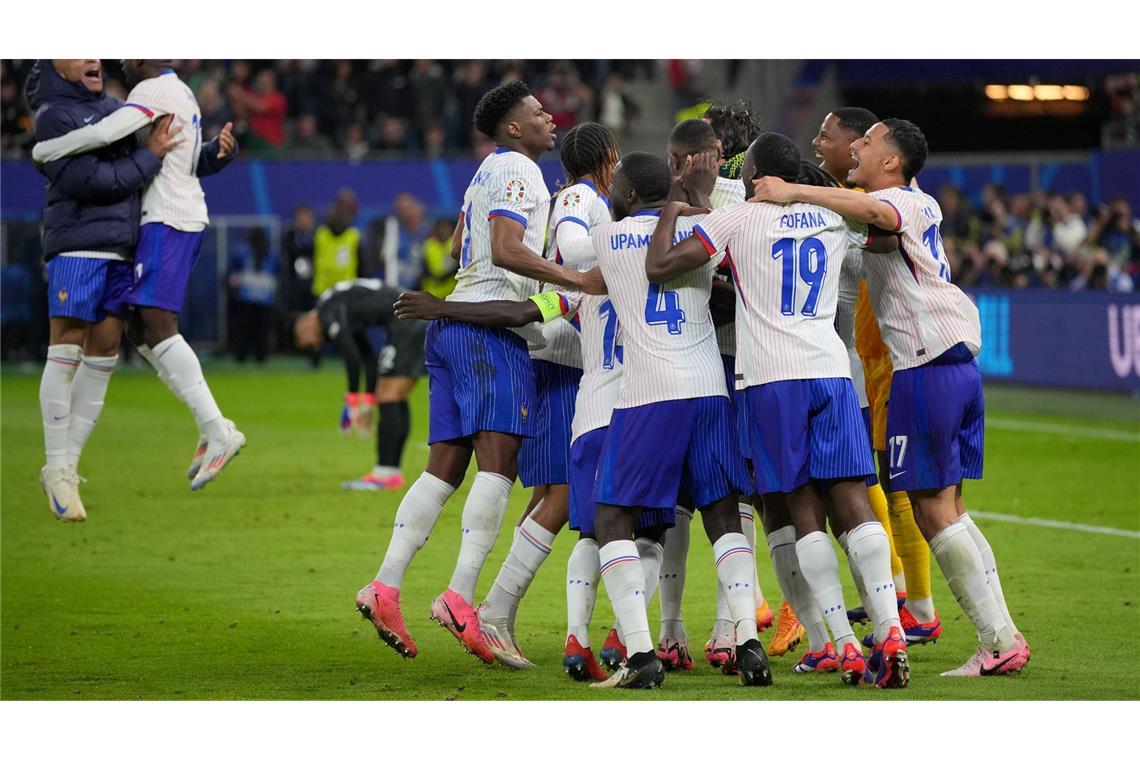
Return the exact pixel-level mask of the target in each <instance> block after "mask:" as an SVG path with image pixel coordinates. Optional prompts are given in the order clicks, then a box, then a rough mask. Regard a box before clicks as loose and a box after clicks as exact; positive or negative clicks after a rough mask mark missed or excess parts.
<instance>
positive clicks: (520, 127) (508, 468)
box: [356, 81, 602, 663]
mask: <svg viewBox="0 0 1140 760" xmlns="http://www.w3.org/2000/svg"><path fill="white" fill-rule="evenodd" d="M475 126H476V127H477V128H478V129H479V130H480V131H481V132H483V133H484V134H485V135H487V136H488V137H489V138H491V139H492V140H494V141H495V144H496V145H497V146H498V147H497V150H496V151H495V152H494V153H493V154H491V155H490V156H488V157H487V158H485V159H484V160H483V162H482V163H481V164H480V165H479V169H478V170H477V171H476V173H475V176H474V177H473V178H472V180H471V184H470V185H469V186H468V188H467V191H466V192H465V193H464V199H463V216H462V218H461V222H460V223H461V225H462V242H461V244H460V253H459V273H458V275H457V277H456V281H457V284H456V287H455V290H454V292H452V294H451V295H450V296H448V300H449V301H475V302H481V301H491V300H500V299H505V300H520V299H521V298H523V297H525V296H526V295H527V294H529V293H532V292H533V291H534V290H535V285H534V281H535V280H540V281H543V282H549V283H552V284H555V285H559V286H562V287H566V288H570V289H575V290H588V289H593V290H594V291H595V292H601V290H602V286H601V283H600V282H598V281H597V278H594V277H590V276H588V275H585V274H583V273H581V272H578V271H575V270H573V269H568V268H566V267H563V266H560V265H559V264H556V263H554V262H553V261H547V260H546V259H544V258H543V257H542V255H541V254H540V253H539V251H541V250H542V244H543V238H544V237H545V234H546V221H547V215H548V213H549V202H550V193H549V191H548V190H547V189H546V183H545V181H544V180H543V177H542V172H541V171H539V168H538V165H537V164H536V163H535V161H536V160H537V159H538V158H539V157H540V156H541V155H542V154H543V153H545V152H546V151H548V150H550V149H551V148H553V147H554V122H553V120H552V119H551V117H550V115H549V114H547V113H546V111H544V110H543V108H542V104H541V103H539V102H538V100H537V99H536V98H535V97H534V96H533V95H531V94H530V91H529V90H528V89H527V86H526V85H525V84H523V83H522V82H518V81H513V82H507V83H506V84H502V85H499V86H498V87H495V88H494V89H492V90H490V91H489V92H487V93H486V94H485V95H484V96H483V97H482V98H481V99H480V101H479V103H478V105H477V107H476V109H475ZM530 328H534V326H533V325H530V326H528V327H526V328H517V329H518V330H519V332H512V331H510V330H507V329H504V328H492V327H486V326H483V325H473V324H467V323H464V322H458V321H454V320H448V319H441V320H439V321H436V322H433V323H432V324H431V325H430V326H429V327H428V330H427V338H426V341H425V353H426V361H425V363H426V365H427V370H428V379H429V383H430V389H429V399H430V416H431V419H430V427H429V435H428V444H429V446H430V452H429V454H428V463H427V468H426V470H425V471H424V474H423V475H421V476H420V478H419V479H418V480H417V481H416V482H415V483H413V484H412V486H411V488H409V489H408V491H407V493H406V494H405V495H404V499H403V500H402V501H401V502H400V507H399V509H398V510H397V511H396V519H395V526H394V528H393V531H392V537H391V540H390V542H389V544H388V550H387V552H386V554H385V556H384V561H383V564H382V565H381V566H380V570H379V572H378V573H377V575H376V579H375V580H374V581H372V582H371V583H369V584H368V585H367V586H365V587H364V588H362V589H361V590H360V591H359V592H358V593H357V595H356V603H357V608H358V609H359V611H360V612H361V614H362V615H364V616H365V617H366V618H367V619H369V620H370V621H371V622H372V624H373V626H375V628H376V630H377V633H378V634H379V636H380V638H381V639H382V640H383V641H384V642H385V643H386V644H388V645H389V646H391V647H392V648H393V649H395V650H396V651H397V652H399V653H400V654H402V655H404V656H405V657H415V656H416V654H417V648H416V645H415V642H414V641H413V640H412V637H411V635H410V634H409V633H408V630H407V626H406V624H405V623H404V618H403V613H402V611H401V609H400V587H401V585H402V584H403V579H404V574H405V572H406V571H407V568H408V565H409V564H410V563H411V561H412V558H413V557H414V556H415V554H416V552H417V551H419V549H420V548H421V547H422V546H423V544H424V542H425V541H426V540H427V537H428V534H429V533H430V532H431V529H432V526H434V525H435V522H436V520H437V519H438V518H439V514H440V512H441V511H442V510H443V505H444V503H445V502H446V501H447V499H448V498H449V497H450V496H451V494H452V493H454V492H455V489H456V488H457V487H458V486H459V484H460V483H462V482H463V478H464V475H465V473H466V471H467V466H468V464H469V463H470V461H471V455H472V454H473V453H474V455H475V457H476V460H477V462H478V466H479V472H478V474H477V475H476V476H475V482H474V483H472V485H471V490H470V492H469V494H468V496H467V502H466V503H465V504H464V508H463V519H462V526H463V538H462V542H461V544H460V549H459V557H458V560H457V562H456V566H455V572H454V573H453V574H452V578H451V581H450V583H448V587H447V589H446V590H445V591H444V592H443V593H442V594H440V595H439V596H438V597H436V599H435V601H434V602H433V603H432V606H431V617H432V619H434V620H435V621H437V622H438V623H439V624H440V625H442V626H444V627H445V628H446V629H447V630H448V631H449V632H450V633H451V634H452V635H454V636H455V637H456V638H457V639H458V640H459V641H460V643H461V644H462V645H463V646H464V647H465V648H466V649H467V650H468V651H470V652H472V653H473V654H475V655H476V656H477V657H479V658H480V659H481V660H483V661H484V662H487V663H491V662H493V661H494V654H493V653H492V652H491V650H490V647H489V646H488V645H487V642H486V639H485V637H484V636H483V634H482V632H481V631H480V628H479V620H478V616H477V614H476V612H475V608H474V606H473V601H474V598H475V586H476V584H477V583H478V580H479V573H480V571H481V570H482V567H483V562H484V561H485V560H486V558H487V555H488V554H489V553H490V551H491V549H492V548H493V547H494V544H495V538H496V537H497V536H498V533H499V527H500V525H501V524H502V519H503V513H504V512H505V510H506V507H507V500H508V499H509V498H510V493H511V487H512V485H513V484H514V480H515V475H516V474H517V456H518V450H519V443H520V441H521V439H522V438H524V437H527V436H531V435H534V421H533V419H531V418H530V411H531V409H533V408H534V405H535V390H534V372H533V370H532V368H531V363H530V356H529V355H528V354H527V344H526V338H527V337H532V338H535V339H538V338H539V337H540V335H541V331H538V330H536V329H530Z"/></svg>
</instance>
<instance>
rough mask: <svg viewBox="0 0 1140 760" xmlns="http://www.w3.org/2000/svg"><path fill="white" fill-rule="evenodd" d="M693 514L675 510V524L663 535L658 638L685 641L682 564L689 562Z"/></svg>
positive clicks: (686, 635) (686, 636)
mask: <svg viewBox="0 0 1140 760" xmlns="http://www.w3.org/2000/svg"><path fill="white" fill-rule="evenodd" d="M692 519H693V513H692V512H690V511H689V510H687V509H684V508H682V507H677V512H676V520H677V522H676V524H675V525H674V526H673V527H672V528H670V529H669V530H667V531H666V532H665V547H664V549H665V551H664V554H663V555H662V559H661V572H660V573H659V579H660V582H661V637H662V638H665V637H667V636H668V637H672V638H674V639H676V640H677V641H688V639H689V636H688V634H687V633H685V624H684V622H683V618H682V616H681V597H682V596H683V595H684V593H685V563H686V562H688V559H689V525H690V523H691V522H692Z"/></svg>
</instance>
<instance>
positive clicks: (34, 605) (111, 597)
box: [0, 362, 1140, 700]
mask: <svg viewBox="0 0 1140 760" xmlns="http://www.w3.org/2000/svg"><path fill="white" fill-rule="evenodd" d="M207 376H208V378H209V381H210V384H211V386H212V388H213V389H214V392H215V395H216V396H217V398H218V400H219V402H220V403H221V405H222V408H223V409H224V410H225V411H226V413H227V414H228V415H229V416H230V417H232V418H233V419H235V420H236V421H237V422H238V424H239V426H240V427H241V429H242V430H243V431H244V432H245V433H246V436H247V437H248V440H249V445H248V446H247V447H246V449H245V451H244V452H243V454H242V455H241V456H240V457H238V458H237V459H236V460H235V461H234V462H233V463H232V464H231V465H230V467H229V468H228V469H227V470H226V472H225V473H224V474H223V475H222V476H221V477H220V478H219V479H218V480H216V481H214V483H212V484H211V485H210V486H209V487H208V488H206V489H205V490H204V491H202V492H199V493H191V492H190V490H189V486H188V481H187V480H186V477H185V470H186V466H187V465H188V464H189V460H190V456H191V454H192V450H193V446H194V443H195V433H194V427H193V422H192V421H191V418H190V416H189V414H188V413H187V411H186V410H185V409H184V408H183V407H182V406H181V405H180V404H179V403H178V402H177V401H176V400H175V399H174V398H173V397H172V396H171V395H170V394H169V393H168V392H167V390H166V389H165V388H164V387H163V386H162V385H161V384H160V383H159V382H158V380H157V379H156V378H155V377H154V376H153V375H152V374H150V373H149V372H144V371H142V370H131V369H127V370H124V371H119V372H117V373H116V375H115V377H114V378H113V380H112V383H111V389H110V393H109V394H108V399H107V406H106V409H105V412H104V414H103V418H102V420H101V421H100V423H99V427H98V428H97V429H96V431H95V433H94V435H93V436H92V439H91V442H90V445H89V447H88V451H87V453H86V454H85V456H84V460H83V463H82V466H81V471H82V473H83V474H84V475H85V476H86V477H87V478H88V479H89V482H88V483H86V484H85V485H84V486H83V496H84V501H85V503H86V505H87V510H88V521H87V522H86V523H83V524H78V525H69V524H62V523H58V522H56V521H55V520H53V519H52V518H51V517H50V515H49V513H48V508H47V505H46V503H45V499H44V497H43V495H42V493H41V492H40V489H39V486H38V484H37V481H36V478H37V475H38V472H39V468H40V466H41V464H42V459H43V453H42V449H43V440H42V435H41V428H40V419H39V409H38V404H37V387H38V381H39V378H38V374H34V373H33V374H20V373H18V372H15V371H12V370H6V371H5V373H4V375H3V386H2V396H3V399H2V412H3V416H2V423H0V434H2V457H3V461H2V465H0V474H2V481H0V482H2V486H0V502H2V506H0V509H2V512H0V529H2V555H0V559H2V566H0V567H2V581H0V637H2V648H0V692H2V696H3V698H5V699H405V700H407V699H417V700H452V699H459V700H465V699H490V700H494V699H535V700H546V699H614V698H625V699H629V698H636V699H717V700H721V699H896V700H897V699H901V700H914V699H1138V698H1140V675H1137V671H1136V669H1134V668H1132V667H1129V666H1127V664H1126V663H1127V662H1130V660H1129V659H1128V658H1125V659H1124V660H1123V661H1122V660H1121V659H1120V653H1121V652H1122V651H1129V650H1130V648H1131V645H1132V643H1133V642H1134V641H1135V632H1136V630H1137V629H1138V628H1140V541H1138V540H1137V539H1136V538H1135V537H1134V536H1120V535H1103V534H1094V533H1085V532H1078V531H1073V530H1066V529H1057V528H1047V527H1038V526H1034V525H1024V524H1012V523H1008V522H997V521H993V520H989V519H978V523H979V525H980V526H981V527H982V528H983V530H984V531H985V532H986V535H987V537H988V538H989V541H990V543H991V544H992V545H993V547H994V550H995V552H996V554H997V557H998V564H999V568H1000V571H1001V574H1002V585H1003V587H1004V589H1005V593H1006V597H1007V600H1008V601H1009V604H1010V609H1011V612H1012V613H1013V615H1014V616H1015V618H1016V620H1017V622H1018V624H1019V626H1020V627H1021V629H1022V631H1023V632H1024V633H1025V635H1026V636H1027V638H1028V640H1029V642H1030V644H1031V645H1032V647H1033V661H1032V662H1031V664H1030V665H1029V667H1028V668H1027V669H1026V671H1025V672H1024V673H1022V674H1020V675H1017V676H1014V677H1009V678H994V679H945V678H939V677H938V673H940V672H942V671H944V670H948V669H950V668H953V667H956V666H957V665H959V664H961V663H962V662H963V661H964V660H965V659H966V658H967V657H968V656H969V655H970V653H971V652H972V651H973V646H974V645H973V638H974V637H973V632H972V628H971V627H970V624H969V622H968V621H967V620H966V619H965V618H964V616H963V615H962V613H961V612H960V611H959V610H958V608H957V605H956V604H955V603H954V600H953V598H952V597H951V595H950V592H949V590H948V588H947V587H946V585H945V582H944V581H943V580H942V578H941V576H940V575H939V574H938V569H937V565H935V564H934V563H932V565H933V567H934V573H935V579H934V593H935V601H936V603H937V604H938V607H939V610H940V612H941V614H942V619H943V627H944V636H943V638H942V641H941V642H940V643H938V644H936V645H930V646H925V647H914V648H913V649H912V654H911V668H912V670H911V686H910V688H908V689H907V690H905V691H902V692H879V691H877V690H875V689H870V688H861V689H856V690H853V689H850V688H847V687H843V686H842V685H841V684H840V683H839V679H838V676H833V675H830V674H829V675H822V676H814V675H808V676H798V675H794V674H793V673H792V672H791V667H792V665H793V664H794V662H795V659H796V656H797V655H798V654H799V653H800V652H802V648H801V649H799V650H798V651H797V653H795V654H794V655H789V656H787V657H784V658H782V659H774V660H773V672H774V675H775V684H774V685H773V686H772V687H770V688H766V689H744V688H742V687H740V686H739V685H738V683H737V681H736V679H734V678H728V677H725V676H723V675H721V674H720V673H719V671H714V670H712V669H711V668H708V667H707V666H704V665H698V667H697V669H696V670H694V671H692V672H689V673H679V674H673V673H671V674H669V675H668V676H667V678H666V682H665V686H664V688H662V689H661V690H659V691H656V692H652V693H647V694H643V693H638V694H630V693H628V692H620V693H614V692H609V691H598V690H594V689H588V688H585V686H584V685H583V684H579V683H575V682H572V681H570V680H569V679H568V678H567V677H566V676H565V675H564V674H563V673H562V670H561V649H562V643H563V636H564V631H565V596H564V592H563V582H564V574H565V566H566V560H567V557H568V555H569V551H570V547H571V540H572V539H571V536H570V535H569V534H563V535H561V536H560V537H559V538H558V540H557V541H556V542H555V545H554V552H553V554H552V555H551V557H550V559H549V560H548V562H547V564H546V565H545V566H544V567H543V569H542V571H541V572H540V573H539V575H538V577H537V579H536V580H535V582H534V584H533V586H532V587H531V589H530V592H529V594H528V595H527V597H526V599H525V600H524V602H523V605H522V608H521V612H520V614H519V621H518V632H519V638H520V643H521V645H522V647H523V649H524V651H525V652H526V653H527V655H528V656H529V657H530V658H531V659H532V660H533V661H534V662H535V663H536V665H537V667H536V668H534V669H533V670H529V671H524V672H514V671H511V670H507V669H505V668H501V667H487V666H485V665H482V664H481V663H479V662H477V661H476V660H475V659H474V658H472V657H470V656H469V655H466V654H464V653H463V652H462V650H461V649H460V648H459V646H458V644H457V643H456V642H455V641H454V640H453V639H452V638H451V636H450V635H448V634H447V633H446V632H445V631H444V630H443V629H441V628H439V627H437V626H436V625H435V624H434V623H430V622H429V621H428V620H427V616H428V606H429V605H430V603H431V600H432V598H433V597H434V596H435V595H436V594H437V593H439V592H440V591H442V590H443V588H444V587H445V585H446V584H447V582H448V579H449V578H450V575H451V570H452V566H453V562H454V559H455V553H456V551H457V548H458V544H459V517H460V511H461V507H462V503H463V499H464V498H465V497H466V492H467V489H466V487H463V488H461V489H460V490H459V492H458V493H457V494H456V495H455V496H453V497H452V499H451V501H450V502H449V503H448V506H447V508H446V509H445V511H444V514H443V517H442V518H441V519H440V521H439V524H438V525H437V526H436V529H435V531H434V533H433V535H432V538H431V540H430V541H429V542H428V544H427V546H426V547H425V548H424V550H423V551H422V552H421V553H420V554H419V555H418V556H417V558H416V560H415V562H414V563H413V565H412V567H411V570H410V571H409V573H408V578H407V582H406V584H405V587H404V591H403V599H404V611H405V615H406V617H407V619H408V622H409V628H410V630H411V632H412V635H413V636H414V637H415V638H416V641H417V643H418V645H419V649H420V656H419V657H418V658H417V659H415V660H404V659H402V658H400V657H399V656H397V655H396V654H395V653H394V652H393V651H391V650H390V649H388V648H387V647H386V646H384V645H383V644H382V643H381V642H380V641H379V640H378V639H377V637H376V635H375V633H374V632H373V630H372V628H371V626H370V625H368V624H367V623H366V622H365V621H364V620H362V619H361V618H360V616H359V615H358V614H357V613H356V611H355V609H354V606H353V594H354V593H355V591H356V590H357V589H358V588H359V587H360V586H362V585H363V584H364V583H366V582H367V581H368V580H370V579H371V578H372V576H373V574H374V573H375V571H376V568H377V566H378V565H379V562H380V560H381V558H382V555H383V552H384V549H385V546H386V544H387V540H388V536H389V533H390V531H391V523H392V516H393V514H394V512H395V509H396V506H397V504H398V503H399V498H400V494H399V493H349V492H342V491H340V490H339V484H340V482H341V481H342V480H347V479H351V478H353V477H356V476H358V475H359V474H361V473H362V472H364V471H365V469H366V468H367V467H368V466H369V465H370V464H371V459H372V456H373V450H374V449H373V443H372V442H371V441H363V440H358V439H346V438H342V437H340V436H339V435H338V434H337V431H336V421H337V416H338V412H339V410H340V396H341V393H342V391H343V386H342V382H343V381H342V375H341V372H340V371H339V370H337V369H335V368H333V367H327V368H325V369H323V370H321V371H317V372H314V371H311V370H308V369H307V368H301V367H300V366H299V365H297V364H292V363H288V362H282V363H279V364H275V365H273V367H272V368H271V369H270V370H267V371H255V370H245V369H240V368H234V367H231V366H229V365H225V364H214V365H208V366H207ZM988 402H989V410H988V411H989V416H990V420H991V423H992V424H991V425H990V427H989V429H988V430H987V434H986V479H985V480H983V481H981V482H980V483H973V482H971V483H969V484H968V485H967V488H966V502H967V505H968V507H970V508H973V509H978V510H984V511H989V512H996V513H1003V514H1007V515H1014V516H1019V517H1025V518H1030V517H1033V518H1044V519H1049V520H1059V521H1067V522H1071V523H1081V524H1087V525H1097V526H1105V527H1110V528H1116V529H1121V530H1125V531H1136V530H1138V529H1140V496H1138V494H1140V466H1138V465H1140V403H1137V401H1136V400H1134V399H1127V398H1123V397H1118V396H1106V395H1086V394H1073V393H1055V392H1043V391H1027V390H1020V389H1008V388H997V387H994V388H990V389H988ZM426 431H427V389H426V386H424V385H421V386H420V387H419V388H418V389H417V392H416V396H415V398H414V402H413V434H412V439H411V443H410V444H409V447H408V451H407V454H406V460H405V467H404V469H405V473H406V475H407V476H408V480H409V482H411V480H412V479H414V478H415V477H416V476H417V475H418V472H419V471H420V470H421V468H422V466H423V463H424V461H425V459H426V454H427V450H426V446H425V445H424V444H423V441H424V440H425V439H426ZM1105 431H1109V432H1108V434H1107V435H1105V434H1104V433H1105ZM1113 431H1115V433H1116V435H1115V436H1113ZM1120 433H1123V435H1120ZM469 481H470V477H469V479H468V482H469ZM525 503H526V493H525V492H524V491H523V489H522V488H521V487H519V486H516V488H515V491H514V494H513V496H512V499H511V504H510V508H509V511H508V515H507V518H506V521H505V527H504V531H503V533H502V535H501V536H500V539H499V541H498V543H497V544H496V547H495V551H494V552H493V553H492V555H491V557H490V559H489V560H488V562H487V565H486V568H485V570H484V572H483V576H482V578H481V580H480V584H479V596H480V598H481V597H482V596H483V595H485V594H486V592H487V590H488V589H489V588H490V585H491V582H492V581H493V579H494V576H495V574H496V572H497V570H498V566H499V564H500V563H501V561H502V560H503V558H504V556H505V554H506V552H507V550H508V548H509V545H510V531H509V530H508V529H507V528H506V525H507V524H509V523H511V522H513V521H515V520H517V518H518V516H519V514H520V513H521V510H522V508H523V506H524V505H525ZM760 540H761V545H763V538H762V537H761V539H760ZM759 555H760V579H761V584H762V586H763V588H764V590H765V592H766V593H767V594H768V595H769V598H770V599H773V598H774V599H775V600H777V601H778V599H779V589H778V587H777V585H776V581H775V577H774V575H773V573H772V571H771V567H770V565H769V563H768V562H767V560H766V555H765V553H764V552H760V553H759ZM842 564H843V563H841V566H842ZM688 573H689V575H688V584H687V588H686V593H685V616H686V624H687V626H688V629H689V634H690V636H691V637H692V642H691V643H692V644H693V646H694V649H695V650H696V651H697V653H699V651H700V648H701V646H702V645H703V643H704V640H705V638H706V637H707V632H708V629H709V627H710V625H711V622H712V618H713V608H714V594H713V590H714V583H715V578H716V576H715V573H714V571H713V564H712V557H711V549H710V548H709V546H708V542H707V541H706V540H705V539H704V536H703V531H701V529H700V526H699V525H694V536H693V541H692V552H691V556H690V565H689V571H688ZM843 574H844V580H845V583H846V584H847V585H846V588H847V591H848V593H847V599H848V601H849V603H857V601H856V600H857V597H856V595H855V593H854V590H853V588H852V587H851V585H850V578H849V576H848V575H847V571H846V570H844V571H843ZM657 615H658V606H657V602H656V600H654V603H653V606H652V609H651V614H650V620H651V624H652V627H653V629H654V630H656V625H657ZM611 621H612V613H611V611H610V608H609V603H608V600H607V599H606V597H605V594H604V591H603V593H601V594H599V598H598V607H597V611H596V613H595V616H594V625H593V626H592V628H591V636H592V639H593V643H594V646H595V648H596V647H598V646H600V643H601V641H602V639H603V638H604V636H605V633H606V631H607V630H608V628H609V625H610V623H611ZM863 630H866V629H863ZM862 632H863V631H860V630H859V629H858V628H857V633H862ZM771 635H772V634H771V632H768V633H765V634H763V635H762V637H761V638H762V640H763V641H764V643H765V644H766V643H767V642H768V640H769V639H770V637H771Z"/></svg>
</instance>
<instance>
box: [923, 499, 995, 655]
mask: <svg viewBox="0 0 1140 760" xmlns="http://www.w3.org/2000/svg"><path fill="white" fill-rule="evenodd" d="M930 550H931V552H933V553H934V559H935V561H937V562H938V567H940V568H941V569H942V574H943V575H944V576H945V577H946V584H947V585H948V586H950V591H951V593H953V594H954V598H955V599H957V600H958V605H959V606H960V607H961V608H962V611H963V612H965V613H966V617H968V618H970V622H972V623H973V624H974V628H975V629H976V630H977V632H978V638H979V639H981V641H982V644H983V646H985V647H986V648H987V649H991V650H994V651H1005V650H1007V649H1009V648H1010V647H1011V646H1013V644H1014V638H1013V631H1011V630H1010V629H1009V627H1008V626H1006V624H1005V619H1004V618H1003V616H1002V614H1001V610H1000V609H999V608H998V605H997V600H995V599H994V593H993V590H992V589H991V588H990V584H989V583H988V582H987V581H986V573H985V569H984V567H983V565H982V558H981V555H980V554H979V553H978V547H977V545H976V544H975V543H974V540H973V539H972V538H970V532H969V530H968V529H967V528H966V526H965V525H963V524H962V523H961V522H960V521H959V522H955V523H952V524H951V525H948V526H946V527H945V528H943V529H942V530H940V531H939V532H938V533H937V534H936V535H935V536H934V538H932V539H931V540H930Z"/></svg>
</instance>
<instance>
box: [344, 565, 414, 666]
mask: <svg viewBox="0 0 1140 760" xmlns="http://www.w3.org/2000/svg"><path fill="white" fill-rule="evenodd" d="M356 609H357V610H358V611H359V612H360V614H361V615H363V616H364V619H365V620H368V621H369V622H371V623H372V625H373V626H375V628H376V633H377V634H379V636H380V640H381V641H383V642H384V643H385V644H387V645H388V646H390V647H392V648H393V649H395V650H396V651H397V652H399V653H400V654H402V655H403V656H404V657H415V656H416V654H417V650H416V642H414V641H412V637H411V634H409V633H408V627H407V626H406V625H405V624H404V614H403V613H402V612H401V611H400V590H399V589H395V588H392V587H391V586H385V585H384V584H383V583H381V582H380V581H372V582H371V583H369V584H368V585H367V586H365V587H364V588H362V589H360V591H357V592H356Z"/></svg>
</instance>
